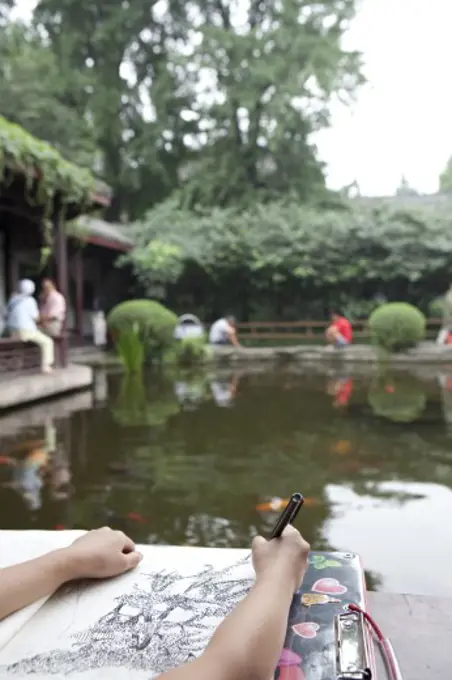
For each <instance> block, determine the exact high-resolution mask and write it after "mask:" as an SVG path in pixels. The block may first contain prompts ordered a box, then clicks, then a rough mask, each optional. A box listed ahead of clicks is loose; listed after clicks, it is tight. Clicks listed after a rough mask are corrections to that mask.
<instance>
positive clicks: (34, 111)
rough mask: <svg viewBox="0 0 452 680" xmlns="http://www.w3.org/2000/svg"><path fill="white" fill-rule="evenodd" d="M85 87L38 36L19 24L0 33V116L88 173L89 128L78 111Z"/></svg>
mask: <svg viewBox="0 0 452 680" xmlns="http://www.w3.org/2000/svg"><path fill="white" fill-rule="evenodd" d="M88 85H89V81H87V79H86V78H84V77H83V76H81V75H78V74H76V73H72V74H69V73H68V72H64V71H63V69H62V67H61V64H59V63H58V62H57V59H56V57H55V55H54V54H53V52H52V51H51V50H50V49H49V48H48V47H46V46H45V45H44V44H43V42H42V39H41V38H40V36H39V35H38V34H37V33H35V32H34V31H32V30H30V29H29V28H28V27H26V26H24V25H22V24H15V23H9V24H6V25H5V26H3V27H0V91H1V97H0V115H2V116H4V117H5V118H7V119H8V120H10V121H11V122H13V123H17V124H19V125H22V126H23V127H24V128H25V129H26V130H27V131H28V132H30V133H31V134H32V135H34V136H35V137H38V138H40V139H43V140H45V141H47V142H49V143H50V144H52V146H54V147H56V148H57V149H58V150H59V151H60V152H61V153H62V155H63V156H65V157H66V158H68V159H69V160H72V161H73V162H75V163H77V164H79V165H81V166H86V167H92V165H93V161H94V158H95V152H96V145H95V137H94V133H93V129H92V126H91V125H90V122H89V120H88V119H87V117H85V116H83V113H82V112H79V111H78V110H77V106H75V102H76V99H77V94H78V93H79V92H80V91H83V89H84V88H86V87H87V86H88Z"/></svg>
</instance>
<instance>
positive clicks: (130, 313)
mask: <svg viewBox="0 0 452 680" xmlns="http://www.w3.org/2000/svg"><path fill="white" fill-rule="evenodd" d="M107 324H108V329H109V331H110V333H111V335H112V338H113V340H114V341H115V342H116V341H117V340H118V338H119V336H120V334H121V333H123V332H124V331H126V330H129V331H130V330H131V329H132V328H134V327H136V328H137V329H138V330H137V332H138V333H139V335H140V338H141V341H142V342H143V343H144V346H145V348H146V350H148V351H149V353H150V355H151V357H152V359H156V358H157V359H158V358H160V357H161V355H162V354H163V352H164V351H165V350H166V349H167V348H168V347H171V345H172V344H173V335H174V329H175V327H176V325H177V316H176V315H175V314H173V312H171V311H170V310H169V309H167V308H166V307H164V306H163V305H161V304H160V303H159V302H155V301H154V300H129V301H127V302H121V304H119V305H116V307H114V308H113V309H112V310H111V312H110V314H109V315H108V318H107Z"/></svg>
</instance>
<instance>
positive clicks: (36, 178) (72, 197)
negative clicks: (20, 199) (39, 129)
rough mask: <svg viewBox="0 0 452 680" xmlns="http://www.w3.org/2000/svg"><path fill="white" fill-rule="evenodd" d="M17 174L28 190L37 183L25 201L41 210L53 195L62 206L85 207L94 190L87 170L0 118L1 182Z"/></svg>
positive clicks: (92, 179)
mask: <svg viewBox="0 0 452 680" xmlns="http://www.w3.org/2000/svg"><path fill="white" fill-rule="evenodd" d="M17 174H21V175H23V176H24V178H25V180H26V187H27V190H29V189H31V187H32V186H33V185H34V184H35V183H36V191H35V192H34V194H33V198H31V196H29V194H28V193H27V198H28V200H29V201H35V202H36V203H37V204H38V205H41V206H43V207H44V208H46V207H48V206H49V205H52V203H53V200H54V198H55V196H56V195H58V196H59V197H60V199H61V202H62V203H63V204H65V205H68V204H71V203H75V204H80V205H82V206H83V205H86V204H87V203H89V202H90V197H91V193H92V191H93V190H94V188H95V179H94V177H93V175H92V174H91V173H90V172H89V171H88V170H85V169H82V168H79V167H77V166H76V165H73V164H72V163H69V162H68V161H66V160H64V158H63V157H62V156H61V155H60V154H59V153H58V152H57V151H56V150H55V149H54V148H53V147H51V146H50V145H49V144H46V143H45V142H42V141H40V140H38V139H36V138H35V137H33V136H32V135H30V134H28V132H26V131H25V130H24V129H23V128H21V127H20V126H19V125H14V124H13V123H10V122H8V121H7V120H6V119H5V118H3V117H2V116H0V182H5V181H7V179H8V175H10V177H11V175H12V176H15V175H17Z"/></svg>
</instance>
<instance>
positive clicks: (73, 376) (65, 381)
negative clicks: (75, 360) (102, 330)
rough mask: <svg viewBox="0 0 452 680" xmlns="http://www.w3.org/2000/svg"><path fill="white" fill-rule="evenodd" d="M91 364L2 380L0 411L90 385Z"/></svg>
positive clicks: (0, 382)
mask: <svg viewBox="0 0 452 680" xmlns="http://www.w3.org/2000/svg"><path fill="white" fill-rule="evenodd" d="M92 382H93V370H92V369H91V368H89V366H72V365H70V366H68V367H67V368H59V369H57V370H56V371H54V372H53V373H51V374H50V375H41V374H37V375H26V376H19V377H17V378H13V379H11V380H7V381H6V380H5V381H0V411H2V410H4V409H10V408H15V407H17V406H22V405H23V404H29V403H32V402H36V401H41V400H44V399H48V398H49V397H54V396H56V395H59V394H64V393H67V392H75V391H76V390H81V389H84V388H87V387H90V386H91V385H92Z"/></svg>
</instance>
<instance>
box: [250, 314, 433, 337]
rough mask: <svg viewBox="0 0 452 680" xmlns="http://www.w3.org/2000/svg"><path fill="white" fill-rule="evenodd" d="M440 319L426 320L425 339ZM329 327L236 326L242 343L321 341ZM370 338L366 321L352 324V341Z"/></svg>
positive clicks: (290, 324) (270, 323)
mask: <svg viewBox="0 0 452 680" xmlns="http://www.w3.org/2000/svg"><path fill="white" fill-rule="evenodd" d="M441 323H442V321H441V319H427V337H428V338H432V337H434V336H435V335H436V334H437V333H438V331H439V329H440V327H441ZM329 325H330V322H329V321H247V322H244V323H238V324H237V331H238V335H239V338H240V340H243V341H261V340H266V341H271V340H274V341H281V340H294V341H297V340H298V341H306V340H321V339H322V338H323V337H324V335H325V331H326V329H327V328H328V326H329ZM369 337H370V331H369V327H368V322H367V320H362V321H354V322H353V339H354V340H355V341H357V340H359V339H362V340H364V339H366V338H369Z"/></svg>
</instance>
